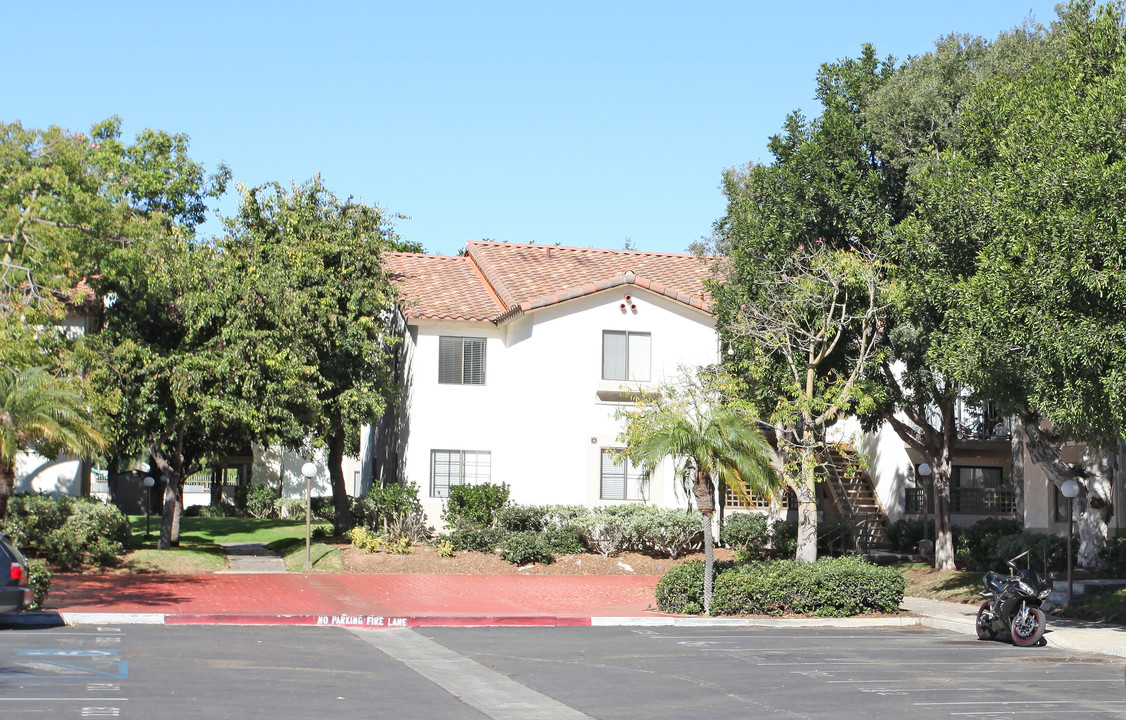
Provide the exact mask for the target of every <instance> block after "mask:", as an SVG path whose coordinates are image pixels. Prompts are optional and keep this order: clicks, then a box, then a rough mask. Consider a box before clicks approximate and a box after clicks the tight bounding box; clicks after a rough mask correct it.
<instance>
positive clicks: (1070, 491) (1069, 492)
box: [1060, 480, 1079, 606]
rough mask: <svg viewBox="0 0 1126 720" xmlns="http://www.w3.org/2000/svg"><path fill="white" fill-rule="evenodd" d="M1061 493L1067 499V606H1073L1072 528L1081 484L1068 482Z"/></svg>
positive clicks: (1061, 486) (1061, 487) (1064, 484)
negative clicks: (1074, 507) (1073, 514)
mask: <svg viewBox="0 0 1126 720" xmlns="http://www.w3.org/2000/svg"><path fill="white" fill-rule="evenodd" d="M1060 492H1061V493H1063V496H1064V497H1065V498H1067V604H1068V606H1070V605H1071V598H1072V585H1071V528H1072V512H1073V511H1074V510H1073V506H1074V505H1075V496H1077V495H1078V494H1079V483H1077V482H1075V481H1074V480H1067V481H1065V482H1064V483H1063V484H1062V485H1060Z"/></svg>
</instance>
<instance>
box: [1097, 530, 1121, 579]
mask: <svg viewBox="0 0 1126 720" xmlns="http://www.w3.org/2000/svg"><path fill="white" fill-rule="evenodd" d="M1099 562H1100V563H1102V566H1103V567H1104V568H1106V569H1107V571H1108V572H1110V574H1111V575H1113V576H1114V577H1119V578H1120V577H1126V538H1116V539H1114V540H1111V541H1110V542H1109V543H1107V545H1106V547H1104V548H1103V549H1102V550H1100V551H1099Z"/></svg>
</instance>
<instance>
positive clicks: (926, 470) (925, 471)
mask: <svg viewBox="0 0 1126 720" xmlns="http://www.w3.org/2000/svg"><path fill="white" fill-rule="evenodd" d="M919 474H920V475H922V476H923V477H930V474H931V466H930V465H928V464H927V463H922V464H921V465H919Z"/></svg>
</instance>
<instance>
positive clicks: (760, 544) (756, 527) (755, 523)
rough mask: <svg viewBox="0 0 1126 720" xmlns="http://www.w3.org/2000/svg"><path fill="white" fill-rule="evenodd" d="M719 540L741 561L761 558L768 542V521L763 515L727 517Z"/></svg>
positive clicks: (749, 514) (744, 514)
mask: <svg viewBox="0 0 1126 720" xmlns="http://www.w3.org/2000/svg"><path fill="white" fill-rule="evenodd" d="M720 539H721V540H722V541H723V543H724V544H725V545H727V546H728V547H730V548H731V549H732V550H734V551H735V554H736V556H737V557H739V558H741V559H745V558H755V557H761V556H762V555H763V553H764V552H765V551H766V549H767V545H768V544H769V542H770V522H769V519H768V518H767V516H766V515H764V514H763V513H734V514H732V515H728V516H727V517H726V518H724V521H723V532H722V534H721V535H720Z"/></svg>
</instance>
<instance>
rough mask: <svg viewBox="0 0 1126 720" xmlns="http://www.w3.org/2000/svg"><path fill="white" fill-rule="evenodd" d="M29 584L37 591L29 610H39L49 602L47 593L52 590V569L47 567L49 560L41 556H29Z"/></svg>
mask: <svg viewBox="0 0 1126 720" xmlns="http://www.w3.org/2000/svg"><path fill="white" fill-rule="evenodd" d="M27 570H28V578H27V584H28V585H30V586H31V589H32V591H33V592H34V593H35V600H34V601H32V603H31V607H29V608H27V609H28V610H39V609H41V608H42V607H43V603H45V602H47V595H48V594H49V593H50V592H51V571H50V570H48V569H47V561H46V560H41V559H39V558H29V559H28V561H27Z"/></svg>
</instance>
